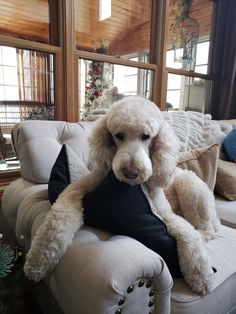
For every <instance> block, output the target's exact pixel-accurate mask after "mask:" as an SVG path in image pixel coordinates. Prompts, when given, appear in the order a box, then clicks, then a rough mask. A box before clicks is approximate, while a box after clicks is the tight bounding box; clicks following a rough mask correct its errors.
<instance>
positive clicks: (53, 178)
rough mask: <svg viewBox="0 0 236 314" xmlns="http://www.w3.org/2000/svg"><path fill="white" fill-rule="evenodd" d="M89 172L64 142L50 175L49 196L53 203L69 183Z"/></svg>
mask: <svg viewBox="0 0 236 314" xmlns="http://www.w3.org/2000/svg"><path fill="white" fill-rule="evenodd" d="M88 173H89V170H88V168H87V167H86V166H85V164H84V163H83V162H82V161H81V159H80V158H79V157H78V156H77V155H76V153H75V152H74V151H73V150H72V149H71V147H70V146H69V145H67V144H63V145H62V148H61V151H60V153H59V155H58V157H57V159H56V161H55V163H54V165H53V167H52V170H51V174H50V177H49V182H48V198H49V200H50V202H51V204H53V203H54V202H55V201H56V199H57V198H58V196H59V194H60V193H61V192H62V191H63V190H64V189H65V188H66V187H67V185H69V184H70V183H72V182H74V181H77V180H79V179H81V178H82V177H83V176H85V175H86V174H88Z"/></svg>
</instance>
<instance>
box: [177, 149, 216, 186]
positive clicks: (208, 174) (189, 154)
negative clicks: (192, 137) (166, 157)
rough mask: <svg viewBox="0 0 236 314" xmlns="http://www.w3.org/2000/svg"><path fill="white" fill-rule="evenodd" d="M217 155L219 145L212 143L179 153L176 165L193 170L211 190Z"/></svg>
mask: <svg viewBox="0 0 236 314" xmlns="http://www.w3.org/2000/svg"><path fill="white" fill-rule="evenodd" d="M218 157H219V146H218V145H217V144H213V145H210V146H207V147H202V148H197V149H193V150H191V151H186V152H183V153H181V154H180V157H179V161H178V167H180V168H182V169H188V170H192V171H193V172H195V173H196V174H197V175H198V176H199V177H200V178H201V179H202V180H203V181H204V182H206V184H207V185H208V187H209V188H210V190H211V191H213V190H214V187H215V182H216V172H217V162H218Z"/></svg>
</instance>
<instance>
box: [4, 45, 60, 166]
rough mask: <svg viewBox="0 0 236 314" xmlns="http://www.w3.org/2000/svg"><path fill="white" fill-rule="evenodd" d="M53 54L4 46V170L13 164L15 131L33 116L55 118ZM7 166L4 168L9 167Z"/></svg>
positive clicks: (35, 117)
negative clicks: (17, 124) (15, 125)
mask: <svg viewBox="0 0 236 314" xmlns="http://www.w3.org/2000/svg"><path fill="white" fill-rule="evenodd" d="M54 112H55V104H54V61H53V55H52V54H48V53H43V52H38V51H33V50H31V51H30V50H26V49H18V48H14V47H8V46H0V148H1V150H0V159H1V160H2V162H1V169H2V168H4V167H5V168H6V166H8V165H12V164H14V165H15V163H12V160H10V161H9V160H8V159H9V158H12V157H14V150H13V147H12V143H11V130H12V128H13V126H14V124H15V123H17V122H20V121H22V120H29V119H47V120H48V119H54V117H55V113H54ZM5 168H4V169H5Z"/></svg>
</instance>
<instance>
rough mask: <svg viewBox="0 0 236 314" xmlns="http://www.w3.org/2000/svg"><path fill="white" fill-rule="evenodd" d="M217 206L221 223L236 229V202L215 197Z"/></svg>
mask: <svg viewBox="0 0 236 314" xmlns="http://www.w3.org/2000/svg"><path fill="white" fill-rule="evenodd" d="M215 204H216V211H217V214H218V216H219V217H220V219H221V222H222V223H223V224H224V225H226V226H229V227H231V228H235V229H236V201H227V200H226V199H225V198H223V197H221V196H219V195H215Z"/></svg>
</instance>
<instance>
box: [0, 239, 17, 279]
mask: <svg viewBox="0 0 236 314" xmlns="http://www.w3.org/2000/svg"><path fill="white" fill-rule="evenodd" d="M14 259H15V250H14V249H13V248H12V247H10V245H7V244H0V278H2V277H5V276H6V275H7V274H8V273H10V272H11V267H12V266H13V265H14V264H13V262H14Z"/></svg>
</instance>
